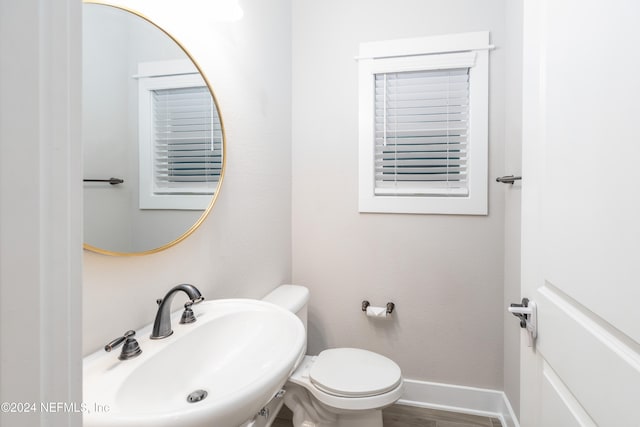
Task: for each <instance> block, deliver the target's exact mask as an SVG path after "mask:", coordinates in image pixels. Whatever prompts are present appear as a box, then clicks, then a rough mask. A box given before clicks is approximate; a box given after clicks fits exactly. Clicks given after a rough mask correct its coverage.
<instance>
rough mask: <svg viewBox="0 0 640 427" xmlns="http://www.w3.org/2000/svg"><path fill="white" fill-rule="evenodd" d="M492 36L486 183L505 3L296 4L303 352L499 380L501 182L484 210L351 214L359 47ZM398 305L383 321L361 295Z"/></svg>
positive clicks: (459, 379)
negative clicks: (353, 352) (305, 316)
mask: <svg viewBox="0 0 640 427" xmlns="http://www.w3.org/2000/svg"><path fill="white" fill-rule="evenodd" d="M479 30H489V31H490V32H491V38H492V42H493V43H494V44H495V45H496V46H497V47H498V48H497V49H496V50H495V51H493V52H492V53H491V55H490V100H489V102H490V109H489V114H490V127H489V132H490V135H489V138H490V177H491V178H494V177H495V176H497V175H498V174H503V169H504V156H503V152H504V133H505V127H504V120H505V111H504V92H505V58H504V55H505V53H504V45H505V42H506V40H505V2H504V0H485V1H481V2H479V1H475V0H453V1H452V0H446V1H445V0H438V1H423V0H405V1H400V2H389V1H384V0H374V1H371V0H353V1H349V2H344V1H341V0H327V1H323V2H294V4H293V207H292V209H293V281H294V282H295V283H299V284H303V285H306V286H308V287H309V288H310V290H311V303H310V311H309V350H310V352H312V353H316V352H319V351H321V350H322V349H324V348H327V347H336V346H357V347H362V348H367V349H370V350H373V351H377V352H380V353H382V354H385V355H387V356H389V357H391V358H392V359H394V360H396V361H397V362H398V363H399V364H400V366H401V368H402V370H403V374H404V375H405V377H407V378H411V379H418V380H429V381H436V382H444V383H451V384H464V385H469V386H480V387H488V388H493V389H500V390H501V389H502V388H503V312H504V308H503V276H504V270H503V255H504V254H503V248H504V232H503V226H504V188H502V187H501V186H500V184H496V183H495V181H494V180H493V179H491V183H490V188H489V193H490V199H489V212H490V213H489V215H488V216H478V217H472V216H444V215H389V214H359V213H358V206H357V203H358V188H357V187H358V167H357V165H358V147H357V145H358V133H357V126H358V125H357V123H358V108H357V100H358V93H357V86H358V85H357V71H356V70H357V63H356V61H355V60H354V56H356V55H357V53H358V45H359V43H360V42H368V41H378V40H386V39H395V38H403V37H420V36H428V35H435V34H449V33H458V32H468V31H479ZM363 299H368V300H370V301H371V302H372V303H373V304H374V305H383V304H384V303H386V302H387V301H393V302H395V303H396V307H397V312H396V314H395V315H394V319H393V320H390V321H381V322H380V321H372V320H371V319H369V318H366V317H364V316H363V314H362V312H361V311H360V302H361V301H362V300H363Z"/></svg>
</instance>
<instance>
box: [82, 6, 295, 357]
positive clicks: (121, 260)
mask: <svg viewBox="0 0 640 427" xmlns="http://www.w3.org/2000/svg"><path fill="white" fill-rule="evenodd" d="M122 3H126V5H127V6H128V7H130V8H132V9H135V10H138V11H139V12H141V13H142V14H143V15H146V16H148V17H149V18H151V19H154V20H156V21H157V23H158V24H159V25H161V26H163V27H164V28H165V29H167V30H168V31H169V32H171V33H172V34H173V35H174V36H175V37H176V38H177V39H178V40H180V41H181V42H182V43H183V45H184V46H185V47H186V48H187V50H189V51H190V53H191V54H192V56H193V57H194V58H195V59H196V61H197V62H198V63H199V64H200V65H201V67H202V68H203V70H204V72H205V74H206V75H207V77H208V78H209V80H210V81H211V83H212V85H213V87H214V90H215V92H216V96H217V98H218V101H219V103H220V108H221V113H222V118H223V120H224V124H225V126H226V133H227V142H228V145H227V172H226V176H225V179H224V183H223V186H222V190H221V193H220V197H219V198H218V201H217V203H216V205H215V206H214V208H213V211H212V212H211V214H210V216H209V217H208V218H207V219H206V220H205V222H204V223H203V224H202V226H201V227H200V228H199V229H198V230H197V231H196V232H195V233H194V234H193V235H192V236H191V237H189V238H188V239H187V240H185V241H183V242H182V243H180V244H178V245H176V246H174V247H173V248H170V249H168V250H166V251H164V252H161V253H158V254H154V255H149V256H144V257H108V256H103V255H97V254H94V253H90V252H85V255H84V286H83V314H84V321H83V328H84V333H83V339H84V343H83V348H84V352H85V354H86V353H89V352H91V351H94V350H97V349H99V348H100V347H101V346H103V345H104V344H105V343H106V342H107V341H109V340H110V339H112V338H114V337H116V336H118V335H119V334H121V333H122V332H124V331H126V330H127V329H135V328H138V327H141V326H143V325H145V324H148V323H150V322H152V321H153V318H154V315H155V311H156V303H155V299H156V298H160V297H162V296H164V294H165V293H166V291H167V290H168V289H169V288H170V287H171V286H173V285H175V284H177V283H184V282H187V283H193V284H194V285H196V286H198V287H199V288H200V290H201V291H202V292H203V295H204V296H205V297H207V298H209V299H213V298H222V297H255V298H260V297H262V296H263V295H265V294H266V293H268V292H269V291H270V290H272V289H273V288H274V287H275V286H276V285H277V284H280V283H283V282H287V281H290V279H291V277H290V275H291V71H290V70H291V50H290V45H291V30H290V29H291V3H290V1H288V0H277V1H270V2H268V4H267V2H263V1H260V0H247V1H243V2H242V8H243V9H244V17H243V18H242V19H241V20H239V21H237V22H226V21H223V20H221V19H219V15H218V14H217V13H216V11H215V10H210V8H213V7H215V5H213V4H211V5H210V4H209V2H199V3H197V4H196V3H189V7H184V3H180V2H178V3H175V4H173V5H172V4H169V3H167V2H162V3H161V5H158V4H157V3H156V2H153V1H144V0H137V1H136V0H129V1H126V2H125V1H122ZM158 3H159V2H158ZM221 58H224V60H221ZM179 299H180V297H176V301H175V302H174V307H175V308H177V307H179V304H181V302H180V301H179Z"/></svg>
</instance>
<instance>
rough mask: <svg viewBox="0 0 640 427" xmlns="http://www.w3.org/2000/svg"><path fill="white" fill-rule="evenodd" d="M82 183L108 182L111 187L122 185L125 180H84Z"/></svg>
mask: <svg viewBox="0 0 640 427" xmlns="http://www.w3.org/2000/svg"><path fill="white" fill-rule="evenodd" d="M82 182H108V183H109V184H111V185H117V184H122V183H123V182H124V179H121V178H109V179H83V180H82Z"/></svg>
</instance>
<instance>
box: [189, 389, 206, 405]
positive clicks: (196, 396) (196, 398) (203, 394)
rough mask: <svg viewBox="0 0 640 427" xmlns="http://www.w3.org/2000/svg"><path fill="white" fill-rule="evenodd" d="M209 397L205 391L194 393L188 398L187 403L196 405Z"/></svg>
mask: <svg viewBox="0 0 640 427" xmlns="http://www.w3.org/2000/svg"><path fill="white" fill-rule="evenodd" d="M205 397H207V392H206V391H204V390H196V391H194V392H192V393H189V396H187V402H189V403H196V402H200V401H201V400H204V398H205Z"/></svg>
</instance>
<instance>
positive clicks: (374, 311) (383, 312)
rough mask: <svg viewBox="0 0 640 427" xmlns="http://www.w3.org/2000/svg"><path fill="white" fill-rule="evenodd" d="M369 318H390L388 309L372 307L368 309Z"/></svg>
mask: <svg viewBox="0 0 640 427" xmlns="http://www.w3.org/2000/svg"><path fill="white" fill-rule="evenodd" d="M367 316H369V317H382V318H386V317H389V314H387V307H373V306H371V305H370V306H368V307H367Z"/></svg>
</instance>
